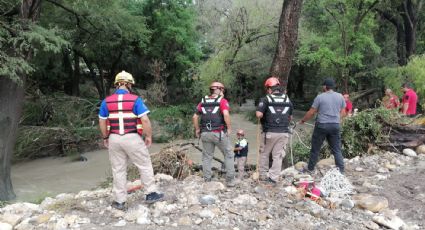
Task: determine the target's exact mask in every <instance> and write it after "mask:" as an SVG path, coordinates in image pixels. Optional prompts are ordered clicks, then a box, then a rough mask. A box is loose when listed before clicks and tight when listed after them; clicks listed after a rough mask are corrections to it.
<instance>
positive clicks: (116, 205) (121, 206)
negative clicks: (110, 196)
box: [111, 201, 127, 211]
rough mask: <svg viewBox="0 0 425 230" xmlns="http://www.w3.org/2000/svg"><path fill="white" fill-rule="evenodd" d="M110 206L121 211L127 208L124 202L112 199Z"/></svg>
mask: <svg viewBox="0 0 425 230" xmlns="http://www.w3.org/2000/svg"><path fill="white" fill-rule="evenodd" d="M111 207H112V208H115V209H118V210H121V211H126V210H127V207H126V205H125V202H122V203H119V202H116V201H114V202H112V204H111Z"/></svg>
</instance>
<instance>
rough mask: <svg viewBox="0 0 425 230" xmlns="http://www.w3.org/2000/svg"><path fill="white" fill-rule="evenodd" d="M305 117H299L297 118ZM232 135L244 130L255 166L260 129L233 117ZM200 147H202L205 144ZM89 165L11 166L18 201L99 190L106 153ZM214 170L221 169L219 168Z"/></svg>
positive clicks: (197, 157) (194, 153)
mask: <svg viewBox="0 0 425 230" xmlns="http://www.w3.org/2000/svg"><path fill="white" fill-rule="evenodd" d="M301 115H302V113H297V114H296V117H297V120H298V118H299V117H300V116H301ZM232 123H233V134H232V139H233V140H236V136H235V133H236V130H237V129H239V128H242V129H244V131H245V133H246V138H247V139H248V142H249V154H248V163H249V164H255V162H256V159H257V158H256V152H257V146H258V145H257V138H256V133H257V125H256V124H253V123H252V122H249V121H247V120H246V119H245V118H244V115H241V114H234V115H232ZM188 141H189V142H194V143H198V140H181V141H178V142H188ZM200 144H201V147H202V143H200ZM166 145H168V144H153V145H152V147H151V148H150V149H149V151H150V152H151V153H154V152H158V151H159V150H160V149H161V148H163V147H165V146H166ZM84 155H85V156H86V157H87V159H88V161H85V162H72V161H71V160H70V159H69V158H67V157H64V158H43V159H38V160H34V161H30V162H24V163H19V164H15V165H13V166H12V182H13V187H14V191H15V193H16V195H17V200H21V201H33V202H34V201H37V200H40V199H41V198H44V197H46V196H55V195H57V194H59V193H72V192H78V191H81V190H90V189H92V188H94V187H97V186H98V185H99V184H100V183H101V182H102V181H105V179H106V177H108V176H109V175H111V173H110V164H109V159H108V153H107V150H98V151H93V152H88V153H85V154H84ZM215 156H216V157H218V158H220V159H222V158H223V156H222V154H221V152H219V151H218V149H216V154H215ZM190 157H191V158H192V160H194V161H195V162H197V163H200V161H201V153H200V152H199V151H198V150H196V149H194V148H193V149H191V150H190ZM215 166H219V165H218V164H216V165H215Z"/></svg>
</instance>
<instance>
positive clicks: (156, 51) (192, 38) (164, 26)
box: [143, 0, 201, 80]
mask: <svg viewBox="0 0 425 230" xmlns="http://www.w3.org/2000/svg"><path fill="white" fill-rule="evenodd" d="M143 15H144V16H145V17H146V25H147V27H148V28H149V29H150V30H151V37H150V42H149V47H148V49H147V52H148V54H149V56H150V57H151V58H152V59H159V60H162V61H163V62H164V63H165V64H166V67H167V71H168V73H169V74H170V76H171V77H177V78H178V79H181V78H182V77H188V76H187V73H185V71H187V70H189V69H190V68H193V67H194V66H195V64H196V63H197V61H198V60H199V58H200V57H201V51H200V49H199V46H198V45H197V39H198V38H197V34H196V31H195V11H194V8H193V5H192V3H190V2H188V1H184V0H166V1H164V0H146V1H144V4H143ZM184 80H188V78H186V79H184Z"/></svg>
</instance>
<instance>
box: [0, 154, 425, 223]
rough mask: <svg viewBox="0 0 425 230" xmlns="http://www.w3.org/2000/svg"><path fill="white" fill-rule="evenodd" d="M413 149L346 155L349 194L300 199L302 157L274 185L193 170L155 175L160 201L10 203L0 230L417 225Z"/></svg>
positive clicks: (424, 204)
mask: <svg viewBox="0 0 425 230" xmlns="http://www.w3.org/2000/svg"><path fill="white" fill-rule="evenodd" d="M423 147H425V146H423ZM416 152H418V153H416ZM416 152H415V151H404V155H402V154H398V153H392V152H381V151H376V154H375V155H370V156H364V157H356V158H354V159H350V160H346V174H345V176H346V177H347V179H348V181H350V182H351V184H352V185H353V187H354V190H353V193H352V194H350V195H348V196H345V197H336V196H333V197H323V198H322V199H321V200H320V201H319V202H316V201H312V200H310V198H306V197H303V194H302V193H301V190H300V189H297V188H296V187H294V186H293V185H292V184H291V182H292V180H293V178H299V177H302V176H303V175H302V174H300V173H299V172H298V171H297V170H296V169H297V168H300V167H302V165H303V164H305V163H303V162H299V163H297V164H296V166H295V168H289V169H286V170H284V171H283V172H282V175H283V176H282V180H281V181H280V182H279V183H278V185H277V186H275V187H271V186H269V185H265V184H259V183H257V182H256V181H255V180H253V176H252V174H250V175H251V177H250V178H246V179H244V180H243V181H241V182H240V183H239V184H238V185H237V186H236V187H232V188H227V187H226V185H225V183H224V181H223V180H222V179H220V178H217V179H216V180H213V181H212V182H208V183H204V182H203V180H202V178H201V177H199V176H197V175H192V176H189V177H187V178H186V179H185V180H183V181H177V180H175V179H173V178H172V177H171V176H168V175H163V174H158V175H156V176H155V177H156V180H157V182H158V184H160V187H161V190H162V191H163V192H164V193H165V194H166V197H165V200H164V201H162V202H158V203H155V204H152V205H148V204H146V203H144V195H143V193H142V192H141V191H138V192H135V193H132V194H130V195H129V200H128V210H127V211H126V212H122V211H118V210H115V209H112V208H111V207H110V203H111V189H110V188H108V189H97V190H93V191H81V192H79V193H78V194H60V195H58V196H56V197H55V198H46V199H45V200H44V201H43V202H42V203H41V204H39V205H38V204H31V203H15V204H11V205H8V206H6V207H4V208H2V209H0V230H6V229H19V230H31V229H57V230H59V229H116V228H122V229H140V228H143V229H174V228H178V229H387V228H391V229H424V228H425V185H424V181H425V151H422V150H417V151H416ZM332 167H334V166H333V160H332V159H325V160H322V161H321V162H320V163H319V164H318V167H317V168H318V169H317V170H316V173H315V174H314V175H313V177H314V179H315V181H316V182H317V184H320V180H321V178H323V176H324V175H325V174H327V172H329V170H330V168H332ZM329 192H332V191H327V193H329ZM330 195H332V193H331V194H330Z"/></svg>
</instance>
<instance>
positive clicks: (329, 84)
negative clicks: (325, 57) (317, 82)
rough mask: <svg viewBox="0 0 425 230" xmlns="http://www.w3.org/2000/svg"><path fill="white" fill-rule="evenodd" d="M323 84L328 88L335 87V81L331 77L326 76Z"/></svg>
mask: <svg viewBox="0 0 425 230" xmlns="http://www.w3.org/2000/svg"><path fill="white" fill-rule="evenodd" d="M323 85H324V86H327V87H328V88H333V87H335V81H334V79H332V78H326V79H325V81H324V82H323Z"/></svg>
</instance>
